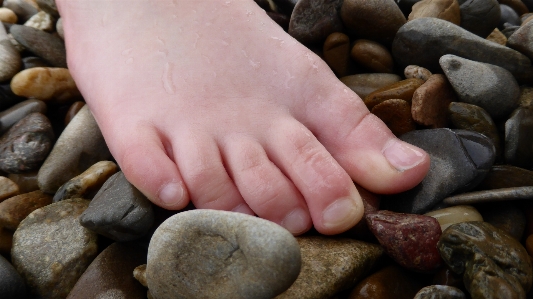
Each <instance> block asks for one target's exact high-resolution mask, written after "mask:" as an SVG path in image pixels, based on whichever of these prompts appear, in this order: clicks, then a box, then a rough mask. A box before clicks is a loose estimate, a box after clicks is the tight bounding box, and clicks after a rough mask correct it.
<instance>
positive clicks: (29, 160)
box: [0, 112, 54, 173]
mask: <svg viewBox="0 0 533 299" xmlns="http://www.w3.org/2000/svg"><path fill="white" fill-rule="evenodd" d="M53 142H54V132H53V130H52V125H51V124H50V121H49V120H48V118H47V117H46V116H44V115H43V114H41V113H38V112H37V113H31V114H29V115H27V116H25V117H24V118H23V119H21V120H20V121H19V122H17V123H16V124H15V125H14V126H12V127H11V128H10V129H9V130H8V131H7V132H6V133H5V134H4V135H2V137H0V169H1V170H2V171H5V172H7V173H20V172H25V171H31V170H37V169H38V168H39V166H41V164H42V162H43V161H44V160H45V159H46V157H47V156H48V153H50V150H51V149H52V145H53Z"/></svg>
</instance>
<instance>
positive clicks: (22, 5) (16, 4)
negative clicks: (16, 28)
mask: <svg viewBox="0 0 533 299" xmlns="http://www.w3.org/2000/svg"><path fill="white" fill-rule="evenodd" d="M3 6H4V7H7V8H9V9H11V10H12V11H13V12H14V13H15V14H16V15H17V17H18V21H19V22H20V23H22V24H24V23H25V22H26V21H27V20H29V19H30V18H31V17H32V16H33V15H34V14H36V13H38V12H39V11H38V10H37V8H35V7H34V6H33V5H31V4H30V2H29V1H24V0H4V1H3Z"/></svg>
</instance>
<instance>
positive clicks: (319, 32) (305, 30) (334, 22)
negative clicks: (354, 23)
mask: <svg viewBox="0 0 533 299" xmlns="http://www.w3.org/2000/svg"><path fill="white" fill-rule="evenodd" d="M342 2H343V0H299V1H298V3H296V5H295V6H294V10H293V11H292V15H291V20H290V23H289V34H290V35H291V36H292V37H294V38H295V39H297V40H298V41H299V42H301V43H302V44H315V43H321V42H323V41H324V40H325V39H326V37H328V35H330V34H331V33H333V32H340V31H342V28H343V26H342V21H341V18H340V14H339V11H340V9H341V5H342Z"/></svg>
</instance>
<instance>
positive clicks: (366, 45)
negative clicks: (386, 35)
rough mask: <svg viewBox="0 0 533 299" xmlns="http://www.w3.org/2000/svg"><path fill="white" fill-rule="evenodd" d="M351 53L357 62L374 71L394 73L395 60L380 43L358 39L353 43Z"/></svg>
mask: <svg viewBox="0 0 533 299" xmlns="http://www.w3.org/2000/svg"><path fill="white" fill-rule="evenodd" d="M350 55H351V57H352V59H353V60H355V62H357V63H358V64H360V65H362V66H364V67H365V68H367V69H368V70H369V71H371V72H374V73H392V69H393V67H394V61H393V60H392V55H391V54H390V52H389V50H387V48H385V47H384V46H382V45H381V44H380V43H377V42H374V41H371V40H366V39H358V40H356V41H355V43H354V44H353V47H352V50H351V51H350Z"/></svg>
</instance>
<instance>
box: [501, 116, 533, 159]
mask: <svg viewBox="0 0 533 299" xmlns="http://www.w3.org/2000/svg"><path fill="white" fill-rule="evenodd" d="M504 156H505V161H506V162H507V164H511V165H514V166H518V167H522V168H526V169H531V168H533V109H528V108H524V107H520V108H518V109H516V110H515V111H514V112H513V113H512V114H511V116H510V117H509V119H508V120H507V121H506V122H505V151H504Z"/></svg>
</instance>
